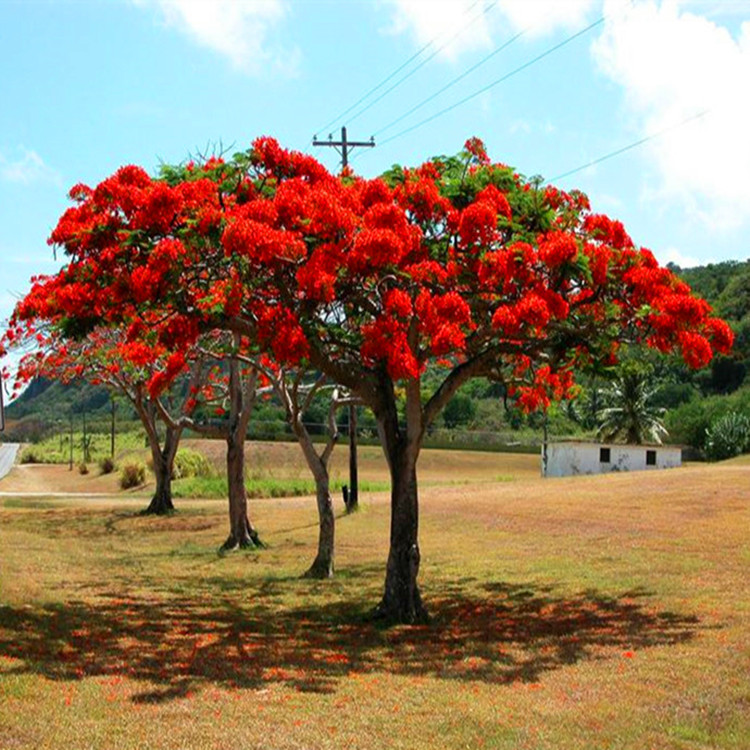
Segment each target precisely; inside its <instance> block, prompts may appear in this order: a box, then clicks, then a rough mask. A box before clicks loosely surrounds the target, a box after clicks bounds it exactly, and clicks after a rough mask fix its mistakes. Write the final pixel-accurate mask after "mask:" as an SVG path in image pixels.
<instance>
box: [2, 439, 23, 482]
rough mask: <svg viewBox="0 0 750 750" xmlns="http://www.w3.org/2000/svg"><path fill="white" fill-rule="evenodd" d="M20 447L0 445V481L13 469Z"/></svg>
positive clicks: (18, 445)
mask: <svg viewBox="0 0 750 750" xmlns="http://www.w3.org/2000/svg"><path fill="white" fill-rule="evenodd" d="M20 447H21V445H20V443H0V479H2V478H3V477H4V476H5V475H6V474H7V473H8V472H9V471H10V470H11V469H12V468H13V464H14V463H15V462H16V455H17V454H18V449H19V448H20Z"/></svg>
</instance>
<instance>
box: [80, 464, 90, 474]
mask: <svg viewBox="0 0 750 750" xmlns="http://www.w3.org/2000/svg"><path fill="white" fill-rule="evenodd" d="M78 473H79V474H88V473H89V467H88V466H87V465H86V462H85V461H81V463H80V464H78Z"/></svg>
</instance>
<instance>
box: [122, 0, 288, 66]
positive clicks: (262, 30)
mask: <svg viewBox="0 0 750 750" xmlns="http://www.w3.org/2000/svg"><path fill="white" fill-rule="evenodd" d="M132 2H133V3H135V4H136V5H138V6H143V7H155V8H158V10H159V11H160V12H161V15H162V18H163V20H164V22H165V23H166V24H167V25H168V26H172V27H174V28H176V29H177V30H178V31H180V32H181V33H183V34H186V35H187V36H188V37H190V38H191V39H192V40H193V41H195V42H197V43H198V44H200V45H201V46H204V47H208V48H209V49H212V50H214V51H215V52H218V53H220V54H222V55H224V56H225V57H227V58H229V60H230V61H231V62H232V64H233V65H234V66H235V67H236V68H237V69H238V70H242V71H244V72H246V73H250V74H253V75H257V74H259V73H261V72H267V71H268V68H269V67H272V68H274V69H275V70H277V71H280V72H282V73H286V74H293V73H294V72H295V70H296V66H297V63H298V60H299V52H298V50H289V49H285V50H281V49H278V48H274V47H273V45H272V44H271V42H269V40H268V36H269V32H270V30H271V29H272V28H273V27H274V26H276V25H277V24H279V23H280V22H281V21H282V19H283V18H284V17H285V16H286V14H287V3H286V1H285V0H212V1H211V2H208V1H207V0H132Z"/></svg>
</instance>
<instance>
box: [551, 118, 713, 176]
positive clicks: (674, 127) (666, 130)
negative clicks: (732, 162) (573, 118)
mask: <svg viewBox="0 0 750 750" xmlns="http://www.w3.org/2000/svg"><path fill="white" fill-rule="evenodd" d="M710 112H711V110H710V109H704V110H702V111H701V112H698V113H697V114H695V115H691V116H690V117H687V118H685V119H684V120H682V121H681V122H678V123H675V124H674V125H669V126H668V127H666V128H662V129H661V130H657V131H656V132H655V133H651V134H650V135H647V136H645V137H644V138H640V139H639V140H637V141H633V143H629V144H628V145H627V146H623V147H622V148H618V149H617V150H615V151H610V152H609V153H608V154H605V155H604V156H600V157H599V158H598V159H593V160H592V161H590V162H587V163H586V164H582V165H581V166H580V167H576V168H575V169H569V170H568V171H567V172H563V173H562V174H558V175H555V176H554V177H550V179H549V180H546V181H545V182H548V183H549V182H552V181H553V180H555V181H556V180H562V179H563V178H564V177H570V175H572V174H576V172H581V171H582V170H584V169H588V168H589V167H593V166H594V165H595V164H601V162H603V161H606V160H607V159H612V158H613V157H615V156H619V155H620V154H624V153H625V152H626V151H630V150H631V149H634V148H637V147H638V146H641V145H643V144H644V143H647V142H648V141H652V140H654V138H659V137H660V136H662V135H664V134H665V133H669V132H670V131H672V130H677V128H681V127H683V126H685V125H687V124H689V123H691V122H694V121H695V120H699V119H701V118H702V117H705V116H706V115H707V114H709V113H710Z"/></svg>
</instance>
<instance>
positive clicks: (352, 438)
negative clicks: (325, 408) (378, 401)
mask: <svg viewBox="0 0 750 750" xmlns="http://www.w3.org/2000/svg"><path fill="white" fill-rule="evenodd" d="M357 475H358V472H357V404H356V403H353V404H349V502H348V503H347V506H346V512H347V513H352V512H354V511H355V510H359V478H358V476H357Z"/></svg>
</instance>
